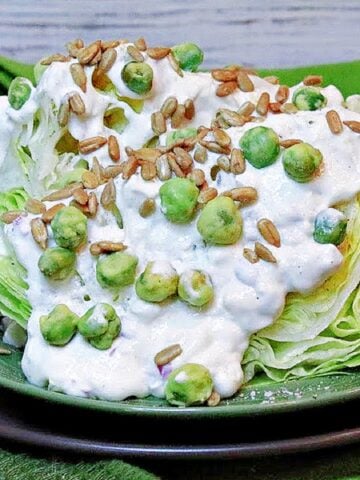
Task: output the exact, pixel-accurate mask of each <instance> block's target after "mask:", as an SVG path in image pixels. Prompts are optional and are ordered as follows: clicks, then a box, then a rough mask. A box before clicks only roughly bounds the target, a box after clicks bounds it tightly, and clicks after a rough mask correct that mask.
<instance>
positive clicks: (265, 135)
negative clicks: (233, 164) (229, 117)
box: [239, 127, 280, 168]
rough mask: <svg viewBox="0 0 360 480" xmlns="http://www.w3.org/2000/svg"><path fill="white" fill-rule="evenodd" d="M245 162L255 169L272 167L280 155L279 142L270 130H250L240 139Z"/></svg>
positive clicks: (257, 128)
mask: <svg viewBox="0 0 360 480" xmlns="http://www.w3.org/2000/svg"><path fill="white" fill-rule="evenodd" d="M239 143H240V147H241V148H242V150H243V152H244V155H245V158H246V160H247V161H248V162H249V163H251V165H252V166H253V167H255V168H265V167H268V166H269V165H272V164H273V163H274V162H275V161H276V159H277V157H278V155H279V153H280V141H279V137H278V136H277V134H276V133H275V132H274V130H273V129H272V128H268V127H254V128H250V130H248V131H247V132H245V133H244V135H243V136H242V137H241V139H240V142H239Z"/></svg>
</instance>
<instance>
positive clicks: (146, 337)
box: [0, 38, 360, 407]
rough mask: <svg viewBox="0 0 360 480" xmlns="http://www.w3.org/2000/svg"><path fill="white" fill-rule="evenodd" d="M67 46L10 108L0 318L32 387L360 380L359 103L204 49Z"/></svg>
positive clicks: (153, 389) (5, 124)
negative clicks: (209, 60)
mask: <svg viewBox="0 0 360 480" xmlns="http://www.w3.org/2000/svg"><path fill="white" fill-rule="evenodd" d="M67 50H68V52H67V53H66V54H65V55H63V54H54V55H51V56H49V57H47V58H44V59H42V60H41V61H40V62H39V63H38V64H37V65H36V67H35V77H36V82H37V84H36V86H34V85H32V83H31V82H30V81H29V80H27V79H26V78H21V77H17V78H15V79H14V80H13V82H12V84H11V86H10V88H9V92H8V96H3V97H0V191H1V193H0V214H1V227H0V233H1V243H0V253H1V256H0V312H1V314H2V315H3V320H2V329H3V341H4V342H5V343H10V344H13V345H15V346H17V347H22V346H24V347H25V348H24V353H23V358H22V370H23V372H24V374H25V376H26V378H27V379H28V381H29V382H30V383H32V384H34V385H37V386H40V387H44V388H48V389H50V390H53V391H58V392H62V393H64V394H69V395H75V396H82V397H90V398H97V399H106V400H114V401H116V400H122V399H125V398H128V397H145V396H148V395H154V396H157V397H165V398H166V399H167V401H168V402H169V403H170V404H172V405H176V406H181V407H184V406H189V405H197V404H208V405H210V406H215V405H217V404H218V403H219V401H220V400H221V398H227V397H231V396H232V395H234V394H236V393H237V392H238V391H239V389H241V386H242V385H243V384H245V383H246V382H249V381H250V380H251V379H252V378H253V377H254V376H256V375H258V374H266V375H267V376H268V377H270V378H271V379H273V380H276V381H281V380H284V379H288V378H295V377H304V376H310V375H321V374H327V373H330V372H335V371H341V370H344V369H345V368H348V367H357V366H359V365H360V290H359V281H360V197H359V193H360V135H359V133H360V113H359V111H360V109H359V104H360V102H359V98H360V97H359V96H357V95H354V96H352V97H351V98H349V99H347V100H346V101H345V100H344V98H343V97H342V95H341V93H340V92H339V90H338V89H337V88H336V87H334V86H326V87H323V86H322V78H321V77H319V76H316V75H310V76H308V77H306V78H305V79H304V80H303V82H302V83H301V84H299V85H296V86H293V87H291V88H289V87H288V86H286V85H280V84H279V81H278V79H277V78H275V77H267V78H260V77H259V76H258V75H257V73H256V72H255V71H254V70H252V69H249V68H245V67H242V66H239V65H230V66H226V67H224V68H219V69H214V70H211V71H201V70H199V67H200V65H201V63H202V60H203V52H202V51H201V49H200V48H199V47H197V46H196V45H194V44H192V43H184V44H181V45H176V46H174V47H172V48H167V47H149V46H147V44H146V42H145V40H144V39H142V38H141V39H139V40H137V41H136V42H134V43H132V42H128V41H123V40H119V41H118V40H115V41H95V42H93V43H91V44H89V45H84V42H83V41H82V40H80V39H78V40H74V41H72V42H70V43H69V44H68V45H67ZM4 352H6V349H3V348H2V350H0V353H4Z"/></svg>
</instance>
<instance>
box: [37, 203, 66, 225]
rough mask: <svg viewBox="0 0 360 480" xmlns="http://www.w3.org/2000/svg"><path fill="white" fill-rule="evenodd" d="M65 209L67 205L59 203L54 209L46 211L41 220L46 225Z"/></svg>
mask: <svg viewBox="0 0 360 480" xmlns="http://www.w3.org/2000/svg"><path fill="white" fill-rule="evenodd" d="M64 207H65V205H64V204H63V203H58V204H56V205H54V206H53V207H51V208H49V210H46V212H44V213H43V214H42V216H41V220H42V221H43V222H45V223H50V222H52V220H53V219H54V217H55V215H56V214H57V212H59V211H60V210H61V209H62V208H64Z"/></svg>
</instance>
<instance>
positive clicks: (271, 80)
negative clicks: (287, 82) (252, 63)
mask: <svg viewBox="0 0 360 480" xmlns="http://www.w3.org/2000/svg"><path fill="white" fill-rule="evenodd" d="M263 80H265V81H266V82H269V83H271V84H272V85H278V84H279V78H278V77H275V75H269V76H268V77H264V78H263Z"/></svg>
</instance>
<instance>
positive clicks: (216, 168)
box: [210, 165, 220, 182]
mask: <svg viewBox="0 0 360 480" xmlns="http://www.w3.org/2000/svg"><path fill="white" fill-rule="evenodd" d="M219 172H220V167H219V165H213V166H212V167H211V168H210V178H211V180H212V181H213V182H215V180H216V177H217V174H218V173H219Z"/></svg>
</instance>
